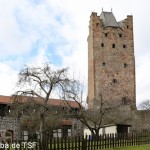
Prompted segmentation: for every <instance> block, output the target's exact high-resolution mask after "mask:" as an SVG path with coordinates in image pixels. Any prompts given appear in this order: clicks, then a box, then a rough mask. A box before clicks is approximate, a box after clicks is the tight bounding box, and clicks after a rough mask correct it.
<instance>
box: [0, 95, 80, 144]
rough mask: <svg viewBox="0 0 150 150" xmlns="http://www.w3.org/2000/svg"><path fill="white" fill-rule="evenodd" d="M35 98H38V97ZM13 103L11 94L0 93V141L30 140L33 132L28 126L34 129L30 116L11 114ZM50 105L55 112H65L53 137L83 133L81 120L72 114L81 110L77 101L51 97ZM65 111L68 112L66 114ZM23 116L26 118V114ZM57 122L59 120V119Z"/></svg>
mask: <svg viewBox="0 0 150 150" xmlns="http://www.w3.org/2000/svg"><path fill="white" fill-rule="evenodd" d="M34 100H36V98H35V99H34ZM12 103H13V101H12V97H11V96H2V95H0V142H8V143H12V142H14V141H16V140H20V139H23V140H28V137H29V135H30V134H31V133H30V132H29V131H28V128H29V127H30V129H31V130H33V129H32V127H31V125H33V124H32V122H30V116H29V117H27V120H26V119H25V120H24V118H23V117H21V118H16V117H12V116H11V112H12V109H13V108H11V106H12V105H11V104H12ZM68 104H69V106H70V107H71V111H72V112H71V111H70V107H68ZM48 105H49V106H51V109H53V111H54V112H57V111H58V113H59V112H60V111H61V110H62V111H61V113H62V114H64V115H61V116H62V118H61V120H60V123H59V125H58V127H56V128H55V129H54V130H53V135H52V136H53V137H70V136H76V135H81V134H82V126H81V123H80V121H79V120H77V119H76V118H75V117H74V115H72V114H76V113H77V112H78V111H79V105H78V104H77V103H76V102H75V101H69V102H66V101H65V100H61V99H49V101H48ZM33 111H34V110H33ZM63 111H64V112H65V113H66V112H67V113H66V114H65V113H63ZM22 113H23V112H22ZM55 114H56V113H55ZM23 116H24V117H25V118H26V116H25V115H23ZM28 118H29V119H28ZM32 119H33V118H32ZM51 119H52V118H51ZM59 119H60V118H59ZM55 122H57V120H56V121H55ZM53 123H54V122H53ZM33 131H34V130H33ZM36 133H37V135H38V133H39V132H38V131H37V132H36Z"/></svg>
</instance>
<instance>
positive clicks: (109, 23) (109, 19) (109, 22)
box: [100, 11, 120, 27]
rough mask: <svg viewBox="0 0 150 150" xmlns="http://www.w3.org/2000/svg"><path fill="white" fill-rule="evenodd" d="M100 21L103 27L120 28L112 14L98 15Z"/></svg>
mask: <svg viewBox="0 0 150 150" xmlns="http://www.w3.org/2000/svg"><path fill="white" fill-rule="evenodd" d="M100 19H102V20H103V24H104V26H105V27H120V26H119V23H118V22H117V20H116V18H115V16H114V14H113V13H112V12H104V11H102V13H101V14H100Z"/></svg>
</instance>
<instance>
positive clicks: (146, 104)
mask: <svg viewBox="0 0 150 150" xmlns="http://www.w3.org/2000/svg"><path fill="white" fill-rule="evenodd" d="M139 109H141V110H150V100H146V101H143V102H142V103H141V104H140V105H139Z"/></svg>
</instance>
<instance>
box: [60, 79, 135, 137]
mask: <svg viewBox="0 0 150 150" xmlns="http://www.w3.org/2000/svg"><path fill="white" fill-rule="evenodd" d="M63 90H64V91H63V94H62V98H64V99H66V100H67V99H70V100H74V101H76V102H77V103H78V105H79V112H78V113H76V114H74V116H75V117H76V118H77V119H79V120H80V122H81V123H82V124H83V125H84V126H86V127H87V128H88V129H89V130H90V131H91V133H92V135H94V136H96V137H98V136H99V131H100V129H101V128H103V127H104V125H107V124H110V123H111V124H112V123H113V124H117V123H118V124H124V123H126V124H127V123H128V122H129V121H130V120H131V118H132V115H131V111H130V106H122V105H121V104H120V105H119V104H117V105H116V104H115V102H114V104H115V105H113V102H109V101H107V100H104V99H103V97H102V94H99V99H94V100H93V101H94V106H93V107H91V108H90V109H88V108H86V107H83V104H84V103H85V101H84V100H83V91H84V87H83V85H82V84H81V83H80V82H78V81H75V82H70V86H67V88H65V89H63ZM68 105H69V104H68ZM70 108H71V107H70Z"/></svg>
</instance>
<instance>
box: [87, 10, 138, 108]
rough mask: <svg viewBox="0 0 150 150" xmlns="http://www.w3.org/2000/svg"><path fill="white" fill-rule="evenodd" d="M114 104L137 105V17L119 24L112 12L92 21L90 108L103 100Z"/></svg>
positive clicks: (92, 17)
mask: <svg viewBox="0 0 150 150" xmlns="http://www.w3.org/2000/svg"><path fill="white" fill-rule="evenodd" d="M100 94H101V95H102V98H103V100H104V101H108V102H111V103H113V104H123V105H126V104H132V105H135V103H136V96H135V58H134V39H133V17H132V16H127V18H126V19H124V20H122V21H119V22H117V21H116V18H115V16H114V15H113V13H112V12H104V11H102V13H101V14H100V16H98V15H97V13H95V12H93V13H92V14H91V16H90V21H89V36H88V98H87V100H88V106H89V107H93V105H94V104H95V102H97V101H99V99H100V98H99V95H100Z"/></svg>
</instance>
